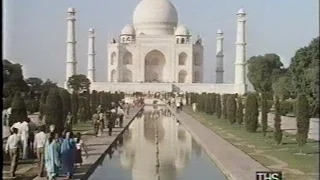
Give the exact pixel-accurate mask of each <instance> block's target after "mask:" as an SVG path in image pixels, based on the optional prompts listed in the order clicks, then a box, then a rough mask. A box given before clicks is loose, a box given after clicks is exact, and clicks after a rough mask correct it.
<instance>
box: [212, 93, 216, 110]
mask: <svg viewBox="0 0 320 180" xmlns="http://www.w3.org/2000/svg"><path fill="white" fill-rule="evenodd" d="M216 98H217V94H216V93H212V96H211V101H212V103H211V108H212V114H214V113H216V104H217V103H216Z"/></svg>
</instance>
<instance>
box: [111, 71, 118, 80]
mask: <svg viewBox="0 0 320 180" xmlns="http://www.w3.org/2000/svg"><path fill="white" fill-rule="evenodd" d="M110 79H111V82H117V71H116V70H114V69H113V70H112V71H111V73H110Z"/></svg>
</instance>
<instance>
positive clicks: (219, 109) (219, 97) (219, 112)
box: [216, 94, 221, 119]
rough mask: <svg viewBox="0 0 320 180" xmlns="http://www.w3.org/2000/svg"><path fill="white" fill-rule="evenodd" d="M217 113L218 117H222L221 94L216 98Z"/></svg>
mask: <svg viewBox="0 0 320 180" xmlns="http://www.w3.org/2000/svg"><path fill="white" fill-rule="evenodd" d="M216 115H217V118H218V119H220V118H221V96H220V94H217V98H216Z"/></svg>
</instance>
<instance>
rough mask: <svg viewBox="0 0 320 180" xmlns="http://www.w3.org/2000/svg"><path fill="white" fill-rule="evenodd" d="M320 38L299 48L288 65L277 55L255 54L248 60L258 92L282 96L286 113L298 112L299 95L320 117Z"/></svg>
mask: <svg viewBox="0 0 320 180" xmlns="http://www.w3.org/2000/svg"><path fill="white" fill-rule="evenodd" d="M319 40H320V39H319V37H317V38H315V39H313V40H312V41H311V42H310V43H309V44H308V45H307V46H305V47H302V48H300V49H298V50H297V51H296V53H295V55H294V56H293V57H292V59H291V62H290V65H289V67H287V68H285V67H284V65H283V63H282V62H281V59H280V57H279V56H278V55H276V54H265V55H264V56H253V57H251V58H249V60H248V74H247V76H248V79H249V81H250V82H251V84H252V85H253V87H254V89H255V91H256V92H258V93H262V92H270V93H272V94H275V95H277V96H278V97H279V99H280V111H281V114H282V115H286V114H288V113H293V114H294V115H295V114H296V113H297V109H296V108H295V104H296V102H295V101H296V100H297V98H298V95H299V94H301V93H303V94H304V95H305V96H306V97H307V99H308V102H309V106H310V109H309V110H308V112H309V113H310V114H311V115H312V117H319V63H320V61H319V57H320V53H319V48H320V46H319Z"/></svg>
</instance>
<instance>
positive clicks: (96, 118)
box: [92, 113, 99, 137]
mask: <svg viewBox="0 0 320 180" xmlns="http://www.w3.org/2000/svg"><path fill="white" fill-rule="evenodd" d="M92 125H93V129H94V134H95V135H96V137H97V136H98V131H99V114H98V113H94V114H93V115H92Z"/></svg>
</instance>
